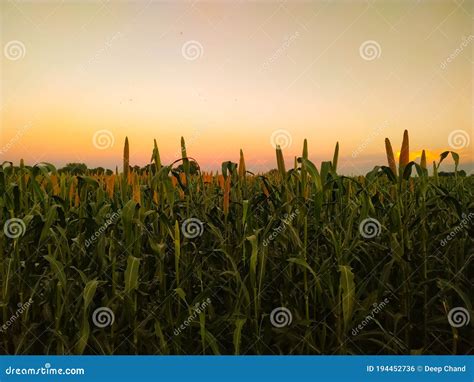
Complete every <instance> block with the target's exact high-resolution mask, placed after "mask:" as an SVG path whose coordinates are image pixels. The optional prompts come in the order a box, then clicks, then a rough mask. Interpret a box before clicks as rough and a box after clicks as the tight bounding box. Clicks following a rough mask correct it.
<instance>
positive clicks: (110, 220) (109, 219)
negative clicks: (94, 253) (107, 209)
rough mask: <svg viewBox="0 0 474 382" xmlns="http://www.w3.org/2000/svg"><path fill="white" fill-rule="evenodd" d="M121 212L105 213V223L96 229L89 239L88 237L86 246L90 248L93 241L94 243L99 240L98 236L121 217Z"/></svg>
mask: <svg viewBox="0 0 474 382" xmlns="http://www.w3.org/2000/svg"><path fill="white" fill-rule="evenodd" d="M120 213H121V211H119V212H113V213H111V214H107V215H105V218H106V219H105V223H104V224H102V225H101V226H100V227H99V229H98V230H97V231H95V232H94V233H93V234H92V235H91V237H89V239H86V242H85V246H86V248H89V246H90V245H92V243H94V241H96V240H97V238H98V237H99V236H100V235H102V234H103V233H104V232H105V230H106V229H107V227H108V226H109V225H111V224H114V223H115V222H116V221H117V220H118V219H119V218H120Z"/></svg>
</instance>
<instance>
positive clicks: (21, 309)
mask: <svg viewBox="0 0 474 382" xmlns="http://www.w3.org/2000/svg"><path fill="white" fill-rule="evenodd" d="M31 304H33V300H32V299H31V298H30V299H29V300H28V301H27V302H25V303H24V304H22V303H21V302H19V303H18V305H17V306H18V309H17V310H16V312H15V314H14V315H13V316H11V317H10V318H9V319H8V320H7V321H6V322H5V323H4V324H3V325H2V326H0V333H3V332H4V331H6V330H8V328H9V327H10V326H12V325H13V323H14V322H15V321H16V320H17V319H18V317H20V316H21V315H22V314H23V313H24V312H25V311H26V310H27V309H28V308H29V307H30V305H31Z"/></svg>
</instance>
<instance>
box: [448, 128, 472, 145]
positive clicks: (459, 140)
mask: <svg viewBox="0 0 474 382" xmlns="http://www.w3.org/2000/svg"><path fill="white" fill-rule="evenodd" d="M470 142H471V138H470V137H469V134H468V132H467V131H465V130H454V131H451V133H450V134H449V136H448V144H449V146H450V147H451V148H452V149H454V150H459V149H463V148H465V147H467V146H469V143H470Z"/></svg>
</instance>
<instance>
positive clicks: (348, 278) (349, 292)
mask: <svg viewBox="0 0 474 382" xmlns="http://www.w3.org/2000/svg"><path fill="white" fill-rule="evenodd" d="M339 271H340V272H341V277H340V288H341V292H342V294H341V299H342V300H341V303H342V314H343V317H344V329H345V330H347V328H348V327H349V324H350V322H351V320H352V312H353V309H354V302H355V284H354V274H353V273H352V270H351V267H350V266H348V265H340V266H339Z"/></svg>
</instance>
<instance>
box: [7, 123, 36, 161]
mask: <svg viewBox="0 0 474 382" xmlns="http://www.w3.org/2000/svg"><path fill="white" fill-rule="evenodd" d="M30 127H31V125H30V124H26V125H24V126H23V127H21V128H20V129H18V131H17V132H16V134H15V135H14V136H13V138H12V139H10V140H9V141H8V142H7V143H6V144H5V145H4V146H3V147H2V148H1V149H0V155H3V154H6V153H7V151H8V150H10V149H11V148H12V147H13V146H14V145H15V144H16V143H17V142H18V141H19V140H20V139H21V137H22V136H23V135H25V133H26V131H27V130H28V129H29V128H30Z"/></svg>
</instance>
